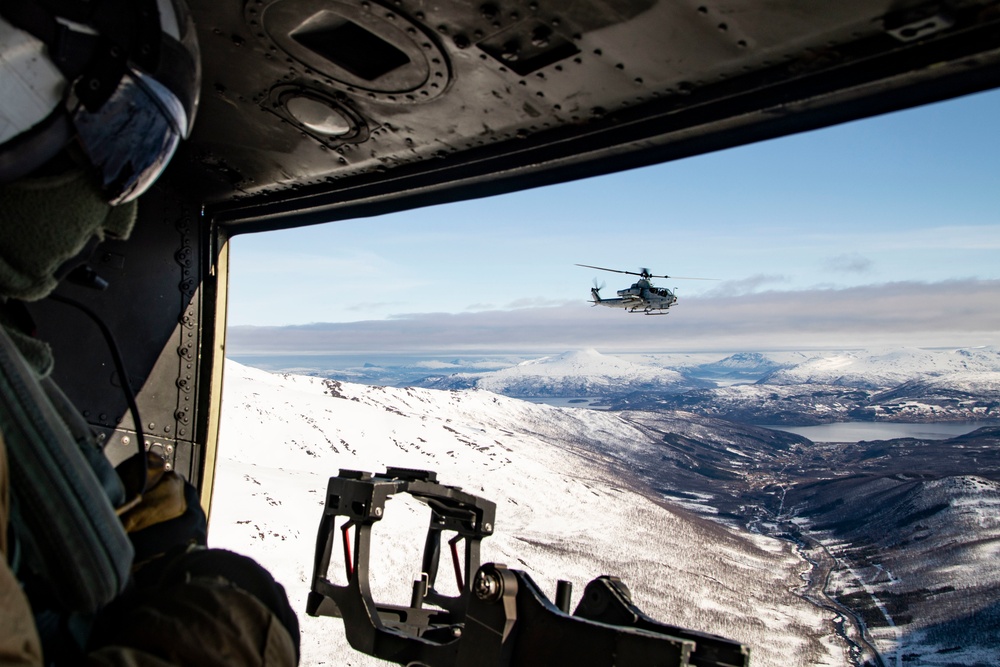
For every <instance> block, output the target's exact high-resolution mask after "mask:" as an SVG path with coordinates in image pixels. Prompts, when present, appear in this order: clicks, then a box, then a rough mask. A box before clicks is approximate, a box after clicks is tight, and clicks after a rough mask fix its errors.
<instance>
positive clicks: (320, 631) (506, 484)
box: [209, 361, 845, 667]
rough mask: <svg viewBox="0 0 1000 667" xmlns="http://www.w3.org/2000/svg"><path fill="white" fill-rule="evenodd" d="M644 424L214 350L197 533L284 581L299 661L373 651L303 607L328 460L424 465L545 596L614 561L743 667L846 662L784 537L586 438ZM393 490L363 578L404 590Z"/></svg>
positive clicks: (410, 571) (417, 533)
mask: <svg viewBox="0 0 1000 667" xmlns="http://www.w3.org/2000/svg"><path fill="white" fill-rule="evenodd" d="M644 433H645V431H644V430H643V429H641V428H639V427H637V426H636V425H635V424H632V423H629V422H627V421H624V420H622V419H620V418H619V417H618V416H617V415H616V414H613V413H603V412H597V411H590V410H574V409H559V408H552V407H548V406H544V405H536V404H532V403H527V402H523V401H518V400H512V399H508V398H505V397H503V396H498V395H496V394H493V393H490V392H486V391H465V392H457V391H454V392H442V391H433V390H427V389H414V388H385V387H372V386H362V385H352V384H344V383H339V382H335V381H331V380H323V379H321V378H312V377H302V376H294V375H272V374H269V373H266V372H263V371H259V370H255V369H251V368H247V367H244V366H240V365H238V364H235V363H233V362H230V361H227V362H226V376H225V383H224V410H223V422H222V426H221V434H220V446H219V457H220V459H219V466H218V470H217V477H216V483H215V494H214V500H213V506H212V515H211V524H210V532H209V540H210V544H212V545H213V546H217V547H227V548H231V549H234V550H237V551H240V552H242V553H246V554H248V555H250V556H252V557H254V558H256V559H257V560H259V561H260V562H262V563H263V564H265V565H266V566H267V567H268V568H269V569H271V570H272V572H273V573H274V574H275V576H276V577H277V578H278V580H279V581H280V582H282V583H283V584H284V585H285V587H286V588H287V589H288V591H289V596H290V598H291V601H292V604H293V607H294V608H295V609H297V610H299V614H300V619H299V620H300V622H301V623H302V627H303V657H302V665H305V666H308V665H319V664H327V665H329V664H340V665H384V664H385V663H383V662H380V661H376V660H374V659H371V658H368V657H367V656H363V655H361V654H358V653H356V652H354V651H352V650H350V649H349V648H347V647H346V644H345V640H344V639H343V633H342V624H341V621H339V620H337V619H330V618H319V619H314V618H311V617H307V616H306V615H305V614H304V612H303V611H302V610H303V609H304V605H305V597H306V594H307V592H308V587H309V580H310V578H311V575H312V572H311V568H312V560H313V549H314V540H315V535H316V527H317V525H318V522H319V519H320V516H321V512H322V507H323V504H324V493H325V489H326V483H327V479H328V477H329V476H331V475H335V474H336V473H337V471H338V470H339V469H341V468H347V469H359V470H368V471H374V472H378V471H381V470H384V469H385V467H386V466H401V467H411V468H425V469H431V470H435V471H436V472H437V473H438V478H439V479H440V480H441V481H443V482H444V483H447V484H453V485H458V486H462V487H465V488H466V489H467V490H468V491H470V492H472V493H476V494H479V495H483V496H485V497H487V498H489V499H491V500H493V501H495V502H496V503H497V531H496V535H495V536H494V537H491V538H490V539H488V540H486V541H484V543H483V558H484V562H486V561H491V560H492V561H496V562H503V563H507V564H508V565H509V566H511V567H515V568H519V569H524V570H526V571H527V572H529V574H530V575H531V576H532V577H533V578H534V579H535V580H536V581H537V582H538V583H539V584H540V586H541V587H542V589H543V590H545V591H547V592H548V593H549V595H550V596H552V595H554V591H555V582H556V580H557V579H560V578H562V579H568V580H570V581H573V582H574V584H575V588H574V593H575V595H574V599H573V605H574V606H575V604H576V602H577V600H578V596H579V594H580V592H581V591H582V589H583V586H584V584H585V583H586V582H587V581H589V580H590V579H592V578H593V577H595V576H597V575H599V574H604V573H614V574H617V575H619V576H620V577H622V579H623V580H624V581H625V582H626V583H627V584H628V585H629V587H630V588H631V589H632V592H633V596H634V598H635V600H636V602H637V604H638V605H639V606H640V607H641V608H643V609H644V610H645V611H646V612H647V613H649V614H650V615H652V616H654V617H656V618H659V619H661V620H664V621H666V622H670V623H674V624H677V625H683V626H687V627H691V628H694V629H698V630H702V631H707V632H711V633H716V634H721V635H724V636H729V637H732V638H734V639H738V640H740V641H743V642H745V643H747V644H749V645H751V647H752V655H753V664H754V665H755V667H762V666H769V665H807V664H809V665H842V664H845V662H844V656H843V647H842V645H841V644H840V642H839V641H838V640H836V639H835V638H834V637H833V635H832V634H831V627H830V624H829V616H830V615H829V614H828V613H826V612H821V611H819V610H818V609H817V608H816V607H813V606H811V605H809V604H808V603H807V602H805V601H804V600H802V599H801V598H799V597H797V596H796V595H794V593H793V592H792V591H793V590H794V589H795V588H797V587H799V586H801V583H802V582H801V579H800V578H799V577H800V574H801V573H802V572H803V570H804V569H805V565H804V563H803V562H802V561H801V560H800V559H799V558H798V557H797V556H796V555H795V554H794V553H793V552H792V551H791V549H790V547H789V546H788V545H787V544H786V543H784V542H780V541H778V540H775V539H771V538H767V537H763V536H760V535H751V534H748V533H744V532H740V531H737V530H735V529H731V528H728V527H725V526H722V525H719V524H717V523H713V522H709V521H706V520H704V519H700V518H698V517H696V516H694V515H691V514H689V513H687V512H685V511H684V510H681V509H679V508H676V509H671V508H670V507H668V506H665V505H664V504H663V503H662V502H660V503H656V502H653V501H651V500H650V499H649V498H648V497H647V496H646V495H644V494H643V493H642V492H640V491H639V490H638V487H637V486H636V485H635V482H634V480H630V479H626V478H623V477H620V476H618V475H617V474H616V473H614V472H612V470H613V468H611V467H609V466H607V465H605V463H606V460H605V459H604V458H603V455H602V454H600V453H599V452H600V451H601V450H600V449H597V448H594V447H590V446H588V443H593V442H598V441H599V442H601V443H603V445H604V447H606V448H617V449H618V450H619V451H624V452H626V453H627V452H628V451H629V449H630V448H651V447H654V446H655V445H656V443H655V442H651V441H650V440H649V438H648V437H647V436H645V435H644ZM605 451H608V450H607V449H606V450H605ZM392 503H393V506H392V507H391V511H390V512H387V517H386V520H385V521H384V522H382V523H384V524H388V522H389V520H390V519H392V518H393V517H396V519H398V520H399V523H398V524H393V527H392V529H391V530H389V529H388V528H387V530H386V531H385V532H384V533H383V534H384V535H385V542H383V543H379V542H378V530H376V544H375V548H374V549H373V552H374V554H375V557H374V559H373V577H374V579H375V581H374V588H375V590H376V595H377V596H378V595H380V593H379V591H384V592H385V593H386V596H385V597H388V596H389V595H390V594H392V595H395V596H396V597H395V598H394V599H391V600H387V601H397V602H399V601H402V602H404V603H405V602H406V601H407V600H408V595H409V590H410V586H411V582H412V580H413V578H415V576H416V574H417V573H416V571H415V570H416V569H418V568H419V558H418V556H417V553H418V549H419V545H422V538H423V531H424V529H425V526H426V517H425V516H423V515H420V510H421V509H422V508H421V506H419V505H418V506H416V507H413V506H411V505H408V504H405V503H404V502H403V501H402V500H401V499H400V500H397V499H394V500H393V501H392ZM397 503H398V504H397ZM397 507H398V510H397ZM381 528H382V525H381V524H380V526H379V529H381ZM400 545H404V546H406V545H408V546H412V549H411V550H408V551H406V550H404V549H401V547H400ZM380 546H382V547H383V548H381V549H380V548H379V547H380ZM404 551H405V553H404ZM445 592H447V591H445Z"/></svg>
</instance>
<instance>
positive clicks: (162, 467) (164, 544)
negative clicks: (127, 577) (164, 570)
mask: <svg viewBox="0 0 1000 667" xmlns="http://www.w3.org/2000/svg"><path fill="white" fill-rule="evenodd" d="M142 465H143V463H142V460H141V459H138V458H137V457H135V456H133V457H132V458H130V459H128V460H127V461H125V462H124V463H122V464H121V465H119V466H118V468H117V471H118V475H119V477H121V479H122V482H123V483H124V484H125V486H126V493H127V494H128V497H132V498H135V500H134V501H133V503H132V504H131V505H129V506H127V507H128V509H126V511H124V512H123V513H122V514H121V516H120V518H121V521H122V525H123V526H124V527H125V531H126V532H127V533H128V536H129V539H130V540H132V546H133V547H134V548H135V565H134V566H133V571H136V570H139V569H141V568H142V567H144V566H145V565H146V564H147V563H149V562H151V561H153V560H156V559H158V558H160V557H162V556H164V555H166V554H175V553H179V552H183V551H185V550H186V549H188V548H189V547H191V546H205V543H206V534H207V532H208V521H207V519H206V517H205V512H204V511H203V510H202V509H201V504H200V501H199V498H198V491H197V489H195V488H194V487H193V486H192V485H191V484H189V483H188V482H187V481H185V480H184V478H183V477H181V476H180V475H178V474H177V473H176V472H173V471H168V470H166V462H165V461H164V460H163V458H161V457H160V456H158V455H156V454H154V453H152V452H147V453H146V485H145V486H146V490H145V491H144V492H142V494H141V495H140V494H139V489H138V488H135V487H136V486H137V485H138V481H140V480H141V479H142ZM129 486H131V487H133V488H129Z"/></svg>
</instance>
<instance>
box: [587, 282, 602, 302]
mask: <svg viewBox="0 0 1000 667" xmlns="http://www.w3.org/2000/svg"><path fill="white" fill-rule="evenodd" d="M602 289H604V283H601V284H600V285H598V284H597V278H594V286H593V287H591V288H590V297H591V298H592V299H593V301H594V305H595V306H596V305H597V304H598V303H599V302H600V301H601V290H602Z"/></svg>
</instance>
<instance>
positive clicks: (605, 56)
mask: <svg viewBox="0 0 1000 667" xmlns="http://www.w3.org/2000/svg"><path fill="white" fill-rule="evenodd" d="M189 4H190V5H191V7H192V12H193V14H194V17H195V21H196V23H197V25H198V31H199V39H200V46H201V51H202V59H203V70H204V71H203V90H202V97H201V106H200V109H199V114H198V118H197V121H196V124H195V129H194V133H193V135H192V138H191V140H189V141H188V142H186V143H185V144H184V145H183V147H182V149H181V150H180V151H179V154H178V156H177V158H175V160H174V163H173V164H172V165H171V174H172V178H175V179H178V180H180V182H181V183H182V184H183V185H184V187H185V188H186V189H187V191H188V192H190V193H191V195H192V196H193V197H195V198H196V200H198V201H200V202H202V203H203V204H204V205H205V208H206V213H207V214H208V215H209V216H210V217H211V218H212V219H214V220H215V221H217V222H218V223H219V224H221V225H223V226H225V227H227V228H228V229H229V231H230V232H231V233H237V232H242V231H259V230H266V229H276V228H281V227H290V226H297V225H305V224H314V223H319V222H327V221H332V220H340V219H347V218H355V217H363V216H369V215H376V214H381V213H386V212H391V211H396V210H402V209H406V208H410V207H414V206H422V205H428V204H434V203H441V202H446V201H454V200H460V199H467V198H472V197H480V196H486V195H491V194H498V193H502V192H508V191H513V190H517V189H522V188H526V187H534V186H538V185H545V184H550V183H556V182H561V181H565V180H569V179H573V178H580V177H586V176H592V175H598V174H603V173H609V172H613V171H618V170H621V169H627V168H631V167H636V166H642V165H647V164H653V163H657V162H663V161H667V160H673V159H678V158H681V157H686V156H690V155H696V154H700V153H705V152H709V151H713V150H718V149H722V148H727V147H731V146H736V145H740V144H744V143H749V142H752V141H758V140H762V139H767V138H771V137H776V136H782V135H785V134H790V133H794V132H799V131H803V130H808V129H814V128H817V127H823V126H827V125H831V124H834V123H838V122H843V121H847V120H853V119H856V118H862V117H865V116H870V115H873V114H877V113H883V112H886V111H892V110H897V109H902V108H906V107H910V106H915V105H918V104H923V103H927V102H932V101H937V100H941V99H946V98H949V97H953V96H956V95H960V94H965V93H970V92H975V91H979V90H985V89H988V88H993V87H996V86H998V85H1000V4H998V3H997V2H994V1H990V2H985V1H981V0H980V1H976V0H971V1H964V2H963V1H958V2H947V3H930V4H928V3H925V2H915V1H912V0H894V1H887V0H837V1H836V2H830V1H829V0H722V1H709V0H704V1H698V0H604V1H601V0H572V1H569V2H563V1H559V2H556V1H553V0H525V1H520V0H519V1H511V0H489V1H487V2H465V1H452V0H435V1H420V0H395V1H391V2H375V1H374V0H247V1H246V2H234V1H232V0H230V1H228V2H219V1H218V0H189Z"/></svg>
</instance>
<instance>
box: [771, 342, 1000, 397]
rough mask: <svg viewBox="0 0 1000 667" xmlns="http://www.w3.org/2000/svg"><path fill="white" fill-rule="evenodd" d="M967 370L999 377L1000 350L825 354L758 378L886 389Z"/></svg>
mask: <svg viewBox="0 0 1000 667" xmlns="http://www.w3.org/2000/svg"><path fill="white" fill-rule="evenodd" d="M969 373H977V374H982V373H994V374H996V376H995V377H994V381H996V380H997V379H1000V349H998V348H995V347H983V348H963V349H958V350H923V349H918V348H900V349H893V350H880V351H855V352H839V353H832V354H824V355H819V356H815V357H813V358H811V359H808V360H806V361H804V362H802V363H800V364H796V365H794V366H792V367H790V368H782V369H779V370H776V371H775V372H773V373H771V374H770V375H768V376H767V377H766V378H764V379H763V380H761V384H769V385H802V384H817V385H830V386H838V387H857V388H861V389H886V388H889V387H894V386H896V385H900V384H903V383H904V382H909V381H910V380H918V379H926V378H943V377H949V376H950V377H955V376H961V375H965V374H969Z"/></svg>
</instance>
